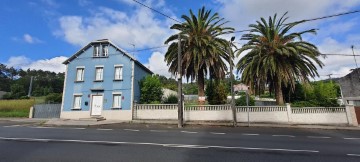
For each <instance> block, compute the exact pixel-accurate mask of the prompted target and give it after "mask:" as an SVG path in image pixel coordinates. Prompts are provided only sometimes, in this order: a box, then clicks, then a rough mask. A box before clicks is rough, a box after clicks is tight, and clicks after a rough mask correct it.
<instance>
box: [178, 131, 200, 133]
mask: <svg viewBox="0 0 360 162" xmlns="http://www.w3.org/2000/svg"><path fill="white" fill-rule="evenodd" d="M181 132H182V133H198V132H190V131H181Z"/></svg>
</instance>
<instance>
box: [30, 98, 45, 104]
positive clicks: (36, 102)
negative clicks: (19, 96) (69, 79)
mask: <svg viewBox="0 0 360 162" xmlns="http://www.w3.org/2000/svg"><path fill="white" fill-rule="evenodd" d="M31 98H32V99H34V100H35V104H44V103H45V98H46V96H39V97H31Z"/></svg>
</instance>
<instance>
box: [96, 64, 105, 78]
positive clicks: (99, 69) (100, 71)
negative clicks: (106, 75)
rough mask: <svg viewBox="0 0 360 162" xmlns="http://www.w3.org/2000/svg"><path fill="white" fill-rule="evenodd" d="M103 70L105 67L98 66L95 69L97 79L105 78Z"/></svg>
mask: <svg viewBox="0 0 360 162" xmlns="http://www.w3.org/2000/svg"><path fill="white" fill-rule="evenodd" d="M103 71H104V67H96V69H95V81H102V80H103Z"/></svg>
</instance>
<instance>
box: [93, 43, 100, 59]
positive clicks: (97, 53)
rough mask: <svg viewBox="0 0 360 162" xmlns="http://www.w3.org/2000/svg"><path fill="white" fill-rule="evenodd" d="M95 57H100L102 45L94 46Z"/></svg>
mask: <svg viewBox="0 0 360 162" xmlns="http://www.w3.org/2000/svg"><path fill="white" fill-rule="evenodd" d="M93 56H94V57H100V45H94V52H93Z"/></svg>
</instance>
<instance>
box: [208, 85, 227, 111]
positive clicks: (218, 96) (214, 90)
mask: <svg viewBox="0 0 360 162" xmlns="http://www.w3.org/2000/svg"><path fill="white" fill-rule="evenodd" d="M205 93H206V96H207V100H208V103H209V104H210V105H222V104H225V103H226V100H227V93H226V89H225V85H224V83H222V82H221V81H215V83H213V82H212V81H210V82H209V83H208V84H207V87H206V92H205Z"/></svg>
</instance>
